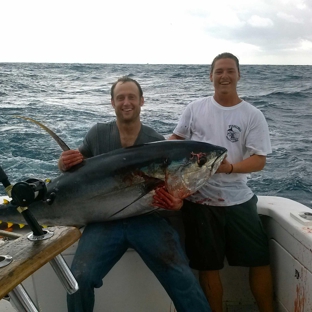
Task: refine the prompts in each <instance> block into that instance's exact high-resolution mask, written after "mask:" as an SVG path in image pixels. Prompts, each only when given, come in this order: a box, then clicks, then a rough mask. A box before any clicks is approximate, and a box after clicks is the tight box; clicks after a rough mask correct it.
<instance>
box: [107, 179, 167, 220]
mask: <svg viewBox="0 0 312 312" xmlns="http://www.w3.org/2000/svg"><path fill="white" fill-rule="evenodd" d="M142 185H143V191H142V193H141V195H140V196H138V197H137V198H136V199H135V200H133V201H132V202H131V203H130V204H128V205H127V206H125V207H123V208H122V209H120V210H118V211H116V212H115V213H113V214H112V215H111V217H113V216H115V215H117V214H118V213H121V212H122V211H124V210H125V209H127V208H128V207H129V206H131V205H132V204H134V203H135V202H136V201H138V200H139V199H141V198H142V197H144V196H145V195H146V194H148V193H149V192H151V191H152V190H154V189H155V188H157V187H160V186H163V185H164V181H162V180H160V179H156V178H150V179H148V180H146V181H145V183H142ZM156 209H157V208H156Z"/></svg>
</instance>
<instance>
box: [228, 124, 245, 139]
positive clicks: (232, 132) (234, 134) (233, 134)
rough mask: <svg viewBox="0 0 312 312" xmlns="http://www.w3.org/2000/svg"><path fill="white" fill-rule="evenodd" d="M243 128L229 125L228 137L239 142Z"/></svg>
mask: <svg viewBox="0 0 312 312" xmlns="http://www.w3.org/2000/svg"><path fill="white" fill-rule="evenodd" d="M241 132H242V130H241V128H240V127H239V126H235V125H229V129H228V130H227V133H226V138H227V139H228V140H229V141H231V142H237V141H238V140H239V137H240V134H241Z"/></svg>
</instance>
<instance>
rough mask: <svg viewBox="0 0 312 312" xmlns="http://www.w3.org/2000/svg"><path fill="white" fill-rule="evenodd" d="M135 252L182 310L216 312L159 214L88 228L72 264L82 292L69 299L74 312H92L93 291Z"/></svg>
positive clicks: (174, 237)
mask: <svg viewBox="0 0 312 312" xmlns="http://www.w3.org/2000/svg"><path fill="white" fill-rule="evenodd" d="M129 247H131V248H133V249H135V250H136V251H137V252H138V254H139V255H140V256H141V258H142V259H143V261H144V262H145V263H146V265H147V266H148V267H149V268H150V270H151V271H152V272H153V273H154V274H155V276H156V277H157V278H158V280H159V281H160V283H161V284H162V286H163V287H164V288H165V290H166V291H167V293H168V295H169V296H170V298H171V300H172V301H173V303H174V305H175V308H176V309H177V311H179V312H182V311H185V312H192V311H194V312H211V309H210V307H209V304H208V302H207V300H206V297H205V295H204V293H203V291H202V289H201V287H200V286H199V283H198V281H197V279H196V277H195V276H194V274H193V272H192V271H191V269H190V267H189V265H188V261H187V259H186V256H185V254H184V251H183V249H182V247H181V244H180V240H179V237H178V234H177V232H176V231H175V230H174V229H173V228H172V226H171V225H170V224H169V222H168V221H167V220H166V219H164V218H163V217H160V216H158V215H157V214H149V215H144V216H138V217H133V218H129V219H124V220H117V221H110V222H105V223H94V224H89V225H87V226H86V227H85V229H84V232H83V234H82V236H81V238H80V241H79V244H78V248H77V251H76V254H75V257H74V260H73V263H72V268H71V270H72V272H73V274H74V276H75V278H76V279H77V282H78V285H79V290H78V291H77V292H76V293H74V294H72V295H68V296H67V304H68V311H69V312H89V311H90V312H92V311H93V307H94V288H99V287H101V286H102V285H103V282H102V279H103V278H104V277H105V275H106V274H107V273H108V272H109V271H110V269H111V268H112V267H113V266H114V265H115V264H116V263H117V261H118V260H119V259H120V258H121V257H122V255H123V254H124V253H125V252H126V250H127V249H128V248H129Z"/></svg>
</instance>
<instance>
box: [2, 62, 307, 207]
mask: <svg viewBox="0 0 312 312" xmlns="http://www.w3.org/2000/svg"><path fill="white" fill-rule="evenodd" d="M123 75H129V76H131V77H132V78H134V79H136V80H138V81H139V82H140V84H141V85H142V88H143V92H144V97H145V105H144V106H143V108H142V121H143V122H144V123H145V124H147V125H149V126H151V127H153V128H155V129H156V130H157V131H158V132H160V133H162V134H163V135H166V136H167V135H169V134H171V133H172V131H173V129H174V127H175V125H176V123H177V121H178V118H179V116H180V115H181V113H182V111H183V110H184V108H185V106H186V105H187V104H188V103H189V102H190V101H192V100H194V99H196V98H198V97H203V96H207V95H211V94H212V93H213V88H212V85H211V82H210V80H209V65H149V64H145V65H143V64H142V65H122V64H28V63H0V105H1V114H0V164H1V166H2V167H3V169H4V170H5V172H6V173H7V175H8V177H9V180H10V181H11V183H15V182H17V181H23V180H25V179H27V178H30V177H33V178H39V179H45V178H51V179H53V178H54V177H56V176H58V175H59V171H58V168H57V160H58V157H59V155H60V153H61V149H60V147H59V146H58V145H57V144H56V142H55V141H54V140H53V139H52V138H51V137H50V136H49V135H48V134H47V133H46V132H45V131H44V130H42V129H41V128H39V127H38V126H37V125H35V124H33V123H31V122H28V121H25V120H23V119H19V118H16V116H26V117H31V118H34V119H36V120H38V121H40V122H42V123H43V124H45V125H46V126H47V127H49V128H51V129H52V130H53V131H54V132H56V133H57V134H58V135H59V136H60V137H61V138H62V139H63V140H64V141H65V142H66V143H67V144H68V145H69V147H71V148H77V147H78V146H79V144H80V143H81V142H82V139H83V137H84V136H85V134H86V132H87V131H88V129H89V128H90V127H91V126H92V125H93V124H94V123H96V122H99V121H102V122H105V121H109V120H112V119H114V118H115V115H114V111H113V109H112V107H111V104H110V87H111V84H112V83H113V82H114V81H115V80H116V79H117V78H118V77H120V76H123ZM238 90H239V95H240V96H241V97H242V98H243V99H245V100H247V101H249V102H250V103H252V104H253V105H255V106H256V107H258V108H259V109H260V110H261V111H262V112H263V113H264V115H265V117H266V119H267V122H268V125H269V129H270V135H271V142H272V149H273V152H272V154H271V155H269V156H268V158H267V165H266V167H265V168H264V170H262V171H261V172H258V173H253V174H251V176H250V179H249V182H248V183H249V185H250V187H251V188H252V189H253V191H254V192H255V193H256V194H257V195H272V196H282V197H287V198H290V199H293V200H296V201H298V202H300V203H302V204H305V205H307V206H308V207H310V208H312V179H311V176H312V125H311V124H312V66H265V65H257V66H256V65H242V66H241V80H240V82H239V86H238ZM0 195H5V192H4V189H3V188H2V187H1V185H0Z"/></svg>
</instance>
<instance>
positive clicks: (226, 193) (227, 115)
mask: <svg viewBox="0 0 312 312" xmlns="http://www.w3.org/2000/svg"><path fill="white" fill-rule="evenodd" d="M173 133H174V134H176V135H178V136H181V137H183V138H185V139H190V140H194V141H203V142H208V143H211V144H214V145H219V146H223V147H225V148H226V149H227V150H228V153H227V155H228V156H227V160H228V161H229V162H230V163H232V164H235V163H237V162H240V161H242V160H243V159H246V158H248V157H250V156H251V155H254V154H256V155H263V156H266V155H267V154H269V153H271V152H272V150H271V143H270V137H269V129H268V125H267V122H266V120H265V117H264V115H263V114H262V112H261V111H260V110H259V109H257V108H256V107H254V106H253V105H251V104H250V103H248V102H246V101H242V102H241V103H239V104H237V105H235V106H231V107H224V106H221V105H220V104H218V103H217V102H216V101H215V100H214V98H213V97H212V96H209V97H205V98H201V99H198V100H195V101H194V102H192V103H190V104H189V105H188V106H187V107H186V109H185V111H184V112H183V114H182V116H181V117H180V120H179V123H178V125H177V126H176V128H175V129H174V131H173ZM252 196H253V192H252V191H251V189H250V188H249V187H248V186H247V174H242V173H232V174H229V175H227V174H225V173H217V174H215V175H213V176H212V177H211V178H210V179H209V180H208V182H207V184H206V185H205V186H203V187H202V188H201V189H200V190H199V191H198V192H197V193H195V194H193V195H191V196H190V197H188V198H187V199H188V200H190V201H193V202H197V203H201V204H206V205H212V206H232V205H237V204H241V203H244V202H246V201H248V200H249V199H250V198H251V197H252Z"/></svg>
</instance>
